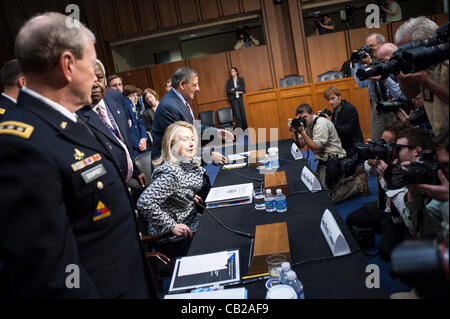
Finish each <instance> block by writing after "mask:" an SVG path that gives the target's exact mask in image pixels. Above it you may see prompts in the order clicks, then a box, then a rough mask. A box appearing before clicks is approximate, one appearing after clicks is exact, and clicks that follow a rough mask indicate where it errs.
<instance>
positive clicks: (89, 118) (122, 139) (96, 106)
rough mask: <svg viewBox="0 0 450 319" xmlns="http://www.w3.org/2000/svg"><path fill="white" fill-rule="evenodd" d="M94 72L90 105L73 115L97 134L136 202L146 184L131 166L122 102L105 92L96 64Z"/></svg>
mask: <svg viewBox="0 0 450 319" xmlns="http://www.w3.org/2000/svg"><path fill="white" fill-rule="evenodd" d="M94 71H95V75H96V77H97V81H96V82H95V84H94V86H93V87H92V91H91V98H92V104H91V105H86V106H85V107H83V108H82V109H81V110H79V111H77V115H78V116H80V118H81V119H83V120H84V121H85V122H86V123H87V124H88V125H89V126H90V127H92V128H93V129H94V130H96V131H97V132H98V133H99V137H100V139H101V141H102V143H103V145H105V146H106V147H107V148H108V149H109V151H110V153H111V154H112V155H113V156H114V158H115V160H116V162H117V163H118V165H119V168H120V172H121V174H122V177H123V179H124V180H125V181H126V182H127V184H128V185H129V186H130V187H131V189H132V191H133V202H137V199H138V198H139V195H140V194H141V193H142V191H143V190H144V188H145V187H147V186H148V182H147V180H146V178H145V175H144V173H142V172H140V171H139V170H138V169H137V168H136V167H135V165H134V161H133V152H132V150H133V148H132V145H131V138H130V128H129V126H128V117H127V115H126V111H125V108H126V106H125V104H124V99H123V96H122V94H120V92H119V91H117V90H112V89H107V88H106V80H105V71H104V67H103V65H102V64H101V62H100V60H97V63H96V64H95V66H94Z"/></svg>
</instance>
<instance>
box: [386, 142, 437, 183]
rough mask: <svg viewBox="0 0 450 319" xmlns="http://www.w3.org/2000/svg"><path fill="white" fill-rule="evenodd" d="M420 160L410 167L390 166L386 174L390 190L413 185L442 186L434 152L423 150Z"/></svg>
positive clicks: (420, 153)
mask: <svg viewBox="0 0 450 319" xmlns="http://www.w3.org/2000/svg"><path fill="white" fill-rule="evenodd" d="M419 156H420V159H419V160H418V161H417V162H413V163H411V164H410V165H408V166H402V165H400V164H395V165H389V166H388V167H387V168H386V171H385V172H384V179H385V180H386V182H387V184H388V188H389V189H398V188H401V187H403V186H406V185H411V184H429V185H440V184H441V182H440V181H439V177H438V174H437V172H438V170H439V162H438V161H436V160H435V159H434V156H433V152H432V151H430V150H422V151H420V152H419Z"/></svg>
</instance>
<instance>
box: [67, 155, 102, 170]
mask: <svg viewBox="0 0 450 319" xmlns="http://www.w3.org/2000/svg"><path fill="white" fill-rule="evenodd" d="M83 155H84V154H83ZM101 159H102V157H101V156H100V154H98V153H97V154H95V155H92V156H91V157H88V158H86V159H84V160H80V161H79V162H76V163H74V164H72V165H70V166H71V167H72V169H73V171H74V172H76V171H79V170H80V169H83V168H85V167H86V166H89V165H92V164H94V163H95V162H98V161H100V160H101Z"/></svg>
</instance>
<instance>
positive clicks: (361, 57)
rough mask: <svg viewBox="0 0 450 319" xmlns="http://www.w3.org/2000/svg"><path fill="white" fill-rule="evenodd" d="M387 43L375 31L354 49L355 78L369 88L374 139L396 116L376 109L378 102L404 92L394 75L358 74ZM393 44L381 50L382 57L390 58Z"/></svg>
mask: <svg viewBox="0 0 450 319" xmlns="http://www.w3.org/2000/svg"><path fill="white" fill-rule="evenodd" d="M385 45H386V43H385V38H384V36H383V35H381V34H378V33H375V34H371V35H369V36H368V37H367V38H366V45H365V46H364V47H362V48H361V49H360V50H355V51H353V54H352V60H353V61H356V63H355V68H354V78H355V81H356V83H357V84H358V87H360V88H364V87H367V88H368V92H369V97H370V102H371V113H370V137H371V139H372V140H375V139H379V138H380V137H381V133H382V132H383V130H384V127H385V125H386V124H389V123H391V122H393V121H395V118H394V117H393V116H392V115H390V114H384V113H379V112H378V111H377V109H376V106H377V103H378V102H383V101H388V100H390V99H391V98H399V97H402V96H403V94H402V92H401V90H400V86H399V84H398V83H397V82H395V80H394V79H395V78H394V76H393V75H390V76H387V77H382V76H380V75H377V76H371V77H368V78H367V79H364V80H360V78H359V77H358V76H357V74H359V72H361V71H359V70H361V69H364V68H365V67H367V66H368V65H371V64H372V63H373V62H374V61H379V60H375V59H376V58H378V54H379V51H380V50H381V48H382V47H384V46H385ZM393 49H394V48H393V46H392V45H387V46H385V47H384V49H383V50H381V53H382V54H383V55H382V58H383V59H385V60H386V59H388V58H390V56H392V54H393V52H394V51H393Z"/></svg>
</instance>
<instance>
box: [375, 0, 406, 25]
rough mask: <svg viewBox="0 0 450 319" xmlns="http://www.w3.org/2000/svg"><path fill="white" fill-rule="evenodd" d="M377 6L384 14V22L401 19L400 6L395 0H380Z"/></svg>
mask: <svg viewBox="0 0 450 319" xmlns="http://www.w3.org/2000/svg"><path fill="white" fill-rule="evenodd" d="M379 7H380V9H381V10H383V11H384V12H385V14H386V23H391V22H395V21H400V20H401V19H402V8H401V7H400V5H399V4H398V3H397V2H396V1H392V0H382V1H380V2H379Z"/></svg>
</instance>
